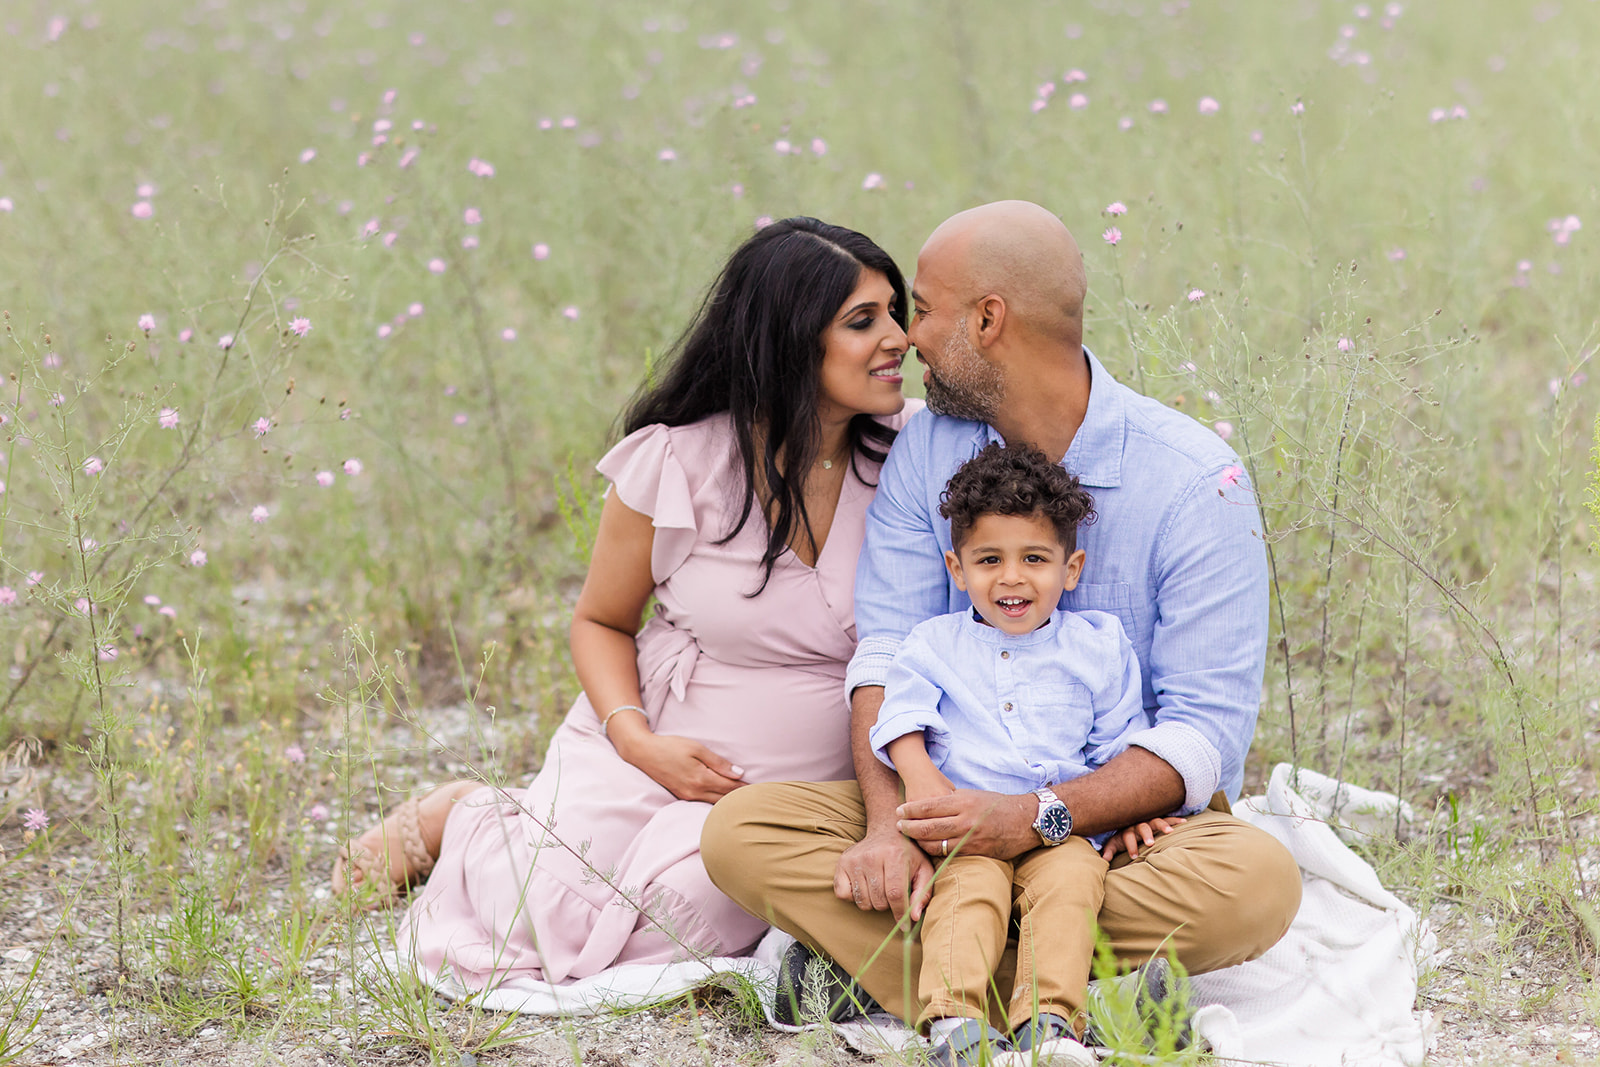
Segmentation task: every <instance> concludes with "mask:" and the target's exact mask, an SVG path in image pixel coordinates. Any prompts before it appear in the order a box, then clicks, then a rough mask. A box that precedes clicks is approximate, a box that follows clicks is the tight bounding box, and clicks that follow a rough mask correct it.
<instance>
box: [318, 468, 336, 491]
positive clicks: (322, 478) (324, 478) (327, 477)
mask: <svg viewBox="0 0 1600 1067" xmlns="http://www.w3.org/2000/svg"><path fill="white" fill-rule="evenodd" d="M317 484H318V485H320V486H322V488H324V489H326V488H328V486H330V485H332V484H333V472H332V471H318V472H317Z"/></svg>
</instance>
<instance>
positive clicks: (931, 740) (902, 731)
mask: <svg viewBox="0 0 1600 1067" xmlns="http://www.w3.org/2000/svg"><path fill="white" fill-rule="evenodd" d="M1142 688H1143V684H1142V681H1141V679H1140V676H1139V660H1138V658H1137V657H1136V656H1135V655H1134V654H1133V644H1132V643H1131V642H1130V641H1129V640H1128V637H1127V635H1126V634H1125V633H1123V632H1122V623H1120V622H1118V621H1117V617H1116V616H1115V615H1108V614H1106V613H1105V612H1103V611H1085V612H1081V613H1077V614H1074V613H1073V612H1070V611H1057V612H1056V613H1055V614H1054V615H1052V616H1051V617H1050V621H1049V622H1047V623H1046V624H1045V625H1043V626H1041V627H1039V628H1038V629H1037V630H1034V631H1033V632H1032V633H1026V634H1018V635H1015V636H1013V635H1011V634H1008V633H1006V632H1005V631H1003V630H998V629H996V628H994V627H993V626H990V625H988V624H987V623H984V622H980V621H978V620H977V619H976V618H974V617H973V614H972V612H971V611H970V610H968V611H961V612H952V613H951V614H949V615H940V616H938V617H937V618H932V619H929V620H928V621H927V622H923V623H918V624H917V626H916V627H915V628H914V629H913V630H912V631H911V633H910V634H908V635H907V636H906V639H905V640H904V641H902V642H901V643H900V649H899V651H897V652H896V653H895V656H894V663H893V664H892V665H891V666H890V667H889V675H888V677H887V678H886V679H885V685H884V697H883V707H882V709H880V710H879V712H878V722H877V724H876V725H875V726H873V728H872V734H871V739H872V748H873V751H874V752H875V753H876V754H877V757H878V758H879V759H880V760H882V761H883V762H884V763H886V764H888V765H889V766H890V767H893V766H894V763H893V761H891V760H890V759H889V752H888V747H889V742H891V741H893V740H894V739H895V738H897V737H903V736H904V735H906V734H909V733H916V732H918V731H921V732H922V734H923V744H924V745H925V746H926V748H927V750H928V755H929V757H930V758H932V760H933V762H934V764H935V766H937V767H938V768H939V769H940V770H941V771H943V772H944V775H945V777H946V778H949V779H950V781H951V783H952V784H954V785H955V786H956V788H958V789H987V790H992V791H994V792H997V793H1027V792H1031V791H1033V790H1035V789H1038V788H1040V787H1042V786H1048V785H1054V784H1056V783H1057V782H1065V781H1069V780H1071V779H1073V778H1078V777H1081V776H1082V775H1085V774H1088V773H1089V772H1090V771H1091V770H1093V769H1094V768H1096V767H1098V766H1100V765H1101V764H1103V763H1105V762H1106V761H1107V760H1109V759H1111V757H1113V756H1115V755H1116V754H1117V753H1119V752H1121V751H1122V750H1123V749H1124V748H1126V747H1127V745H1128V739H1129V738H1130V737H1133V736H1134V735H1135V734H1136V733H1137V732H1138V731H1140V730H1143V729H1144V728H1145V726H1146V723H1145V717H1144V702H1143V701H1142V700H1141V699H1140V690H1141V689H1142ZM1097 847H1098V845H1097Z"/></svg>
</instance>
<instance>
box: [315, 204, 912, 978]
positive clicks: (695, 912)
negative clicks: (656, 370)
mask: <svg viewBox="0 0 1600 1067" xmlns="http://www.w3.org/2000/svg"><path fill="white" fill-rule="evenodd" d="M906 311H907V300H906V293H905V281H904V279H903V278H902V276H901V274H900V271H899V269H898V268H896V267H895V265H894V261H893V260H892V259H890V258H889V256H888V255H887V254H886V253H885V252H884V251H883V250H882V249H880V248H879V247H878V246H877V245H875V244H874V243H873V242H872V241H870V240H868V239H867V238H866V237H864V236H862V235H861V234H859V233H856V232H854V231H852V230H847V229H843V228H841V227H838V226H830V225H828V224H826V223H822V222H818V221H817V220H815V219H809V218H794V219H785V220H783V221H781V222H776V223H773V224H772V225H770V226H767V227H766V228H764V229H762V230H760V231H758V232H757V233H756V234H755V235H754V236H753V237H751V238H750V239H749V240H748V241H746V242H745V243H744V244H743V245H742V246H741V247H740V248H739V249H738V251H736V252H735V253H734V255H733V257H732V259H731V260H730V261H729V262H728V264H727V266H726V267H725V268H724V269H723V272H722V275H721V277H720V278H719V279H718V280H717V282H716V284H715V285H714V287H713V289H712V291H711V293H710V295H709V296H708V297H707V299H706V301H705V304H704V306H703V307H702V308H701V310H700V313H699V316H698V317H697V319H696V321H695V323H694V324H693V325H692V326H691V327H690V329H689V330H688V332H687V333H686V334H685V335H684V339H683V340H682V342H681V343H680V344H679V346H678V349H677V352H676V355H675V357H674V359H673V360H672V362H671V364H670V365H669V367H668V368H667V369H666V371H665V373H664V375H663V376H662V378H661V379H660V382H659V384H656V385H654V386H652V387H649V388H648V389H647V390H646V391H644V392H643V393H642V394H641V395H640V396H639V397H638V398H637V399H636V400H635V402H634V403H633V405H632V407H631V408H630V409H629V410H628V413H627V416H626V419H625V428H626V431H627V436H626V437H624V438H623V439H622V441H621V442H620V443H619V444H618V445H617V446H616V447H615V448H613V449H612V450H611V451H610V452H608V453H607V454H606V455H605V457H604V458H603V459H601V461H600V463H599V469H600V471H601V473H602V474H604V475H605V476H606V477H607V478H608V479H610V481H611V483H612V484H611V488H610V489H609V490H608V492H607V495H606V500H605V504H604V507H603V509H602V511H601V515H600V526H599V532H598V534H597V536H596V539H595V546H594V553H593V556H592V558H591V560H590V564H589V573H588V577H587V579H586V580H585V582H584V586H583V591H582V593H580V594H579V597H578V603H577V608H576V610H575V612H574V616H573V621H572V631H571V647H572V660H573V664H574V666H575V667H576V669H577V674H578V679H579V681H580V682H581V683H582V685H583V694H582V695H581V696H579V697H578V700H577V702H576V703H575V704H574V705H573V707H572V710H571V712H570V713H569V714H568V715H567V718H566V721H565V723H564V724H563V725H562V726H561V727H560V728H559V729H558V730H557V731H556V734H555V736H554V738H553V739H552V740H551V743H550V748H549V751H548V753H547V754H546V757H545V762H544V765H543V768H542V769H541V770H540V772H539V775H538V776H537V777H536V778H535V779H534V781H533V783H532V784H531V785H530V786H528V787H527V788H526V789H495V788H491V787H486V786H483V785H481V784H480V783H475V782H457V783H453V784H451V785H448V786H444V787H442V788H440V789H438V790H435V791H434V792H433V793H431V794H429V795H428V796H426V797H424V798H422V799H421V800H420V801H415V800H414V801H410V802H408V803H407V804H404V805H401V806H400V807H399V808H397V809H396V810H395V811H394V812H393V813H391V814H390V816H389V817H388V818H387V819H385V820H384V822H383V824H382V825H380V826H377V827H374V828H373V829H371V830H369V831H368V832H367V833H366V834H364V835H362V836H361V837H360V838H357V839H356V840H354V841H352V842H351V843H350V845H349V846H348V847H347V849H346V851H345V855H344V857H343V860H342V861H341V864H340V866H339V867H338V868H336V869H335V872H334V883H335V887H336V888H345V887H346V886H347V884H348V883H355V884H361V885H381V886H382V887H383V888H384V889H388V888H389V887H391V886H401V885H406V884H414V883H416V882H418V881H420V880H422V879H423V878H426V879H427V883H426V885H425V886H424V887H423V888H422V889H421V890H420V891H419V892H418V893H417V894H416V895H415V897H414V899H413V900H412V902H411V904H410V907H409V909H408V911H407V912H406V915H405V917H404V919H403V921H402V923H401V926H400V932H399V941H400V946H401V948H402V949H403V950H404V949H409V950H410V951H411V952H412V953H413V954H414V955H415V958H416V959H417V961H418V962H419V963H420V964H422V965H423V966H424V967H426V968H428V969H431V970H436V971H448V972H449V973H452V974H453V975H454V976H455V977H456V978H457V979H458V980H459V981H461V982H462V983H463V984H464V985H466V986H467V987H469V988H475V989H485V988H490V987H493V986H495V985H497V984H499V983H500V982H502V981H504V980H506V979H507V978H509V977H519V978H523V977H528V978H534V979H538V980H543V981H546V982H552V983H558V982H565V981H571V980H574V979H578V978H583V977H586V976H588V975H592V974H595V973H596V972H598V971H601V970H604V969H605V968H608V967H611V966H614V965H617V964H623V963H666V962H669V961H673V960H678V959H684V958H688V957H693V956H703V955H730V954H736V953H739V952H741V951H744V950H747V949H749V948H750V947H751V946H753V945H754V944H755V942H756V941H757V940H758V939H759V938H760V936H761V934H762V933H763V932H764V930H765V929H766V927H765V924H764V923H762V922H760V921H759V920H757V919H755V918H752V917H751V916H750V915H749V914H747V913H746V912H745V911H744V910H743V909H741V908H740V907H739V906H738V905H737V904H735V903H733V902H732V901H731V900H729V899H728V898H727V897H725V896H724V895H723V894H722V893H721V892H720V891H719V890H717V889H716V888H715V887H714V886H713V885H712V884H711V882H710V880H709V879H708V878H707V877H706V873H705V869H704V867H703V866H702V865H701V861H700V828H701V824H702V823H703V822H704V821H705V817H706V814H707V813H708V812H709V811H710V810H711V805H712V804H714V803H716V801H717V800H718V799H719V798H721V797H723V796H725V795H726V794H728V793H729V792H731V791H733V790H735V789H738V788H740V787H741V786H743V785H745V784H747V783H751V782H766V781H783V780H790V779H809V780H814V781H820V780H833V779H844V778H849V777H850V776H851V775H852V773H853V771H852V767H851V761H850V750H849V738H848V732H849V716H848V708H847V706H846V704H845V699H844V688H843V683H844V670H845V665H846V664H847V663H848V661H849V659H850V656H851V653H852V652H853V651H854V649H855V643H856V638H855V619H854V606H853V600H852V590H853V585H854V580H855V570H856V556H857V554H858V552H859V550H860V547H861V538H862V531H863V525H864V521H865V513H866V509H867V505H868V504H869V503H870V502H871V500H872V495H873V492H874V489H875V486H876V482H877V474H878V469H879V467H880V465H881V464H882V462H883V460H884V457H885V455H886V453H887V450H888V448H889V445H890V442H891V441H892V440H893V439H894V436H895V433H896V431H897V430H898V429H899V427H900V426H901V425H902V424H903V423H904V421H905V418H906V417H907V416H908V414H909V412H907V411H905V410H904V409H905V406H906V403H905V400H904V398H903V397H902V396H901V392H900V382H901V379H900V364H901V361H902V360H903V359H904V358H905V354H906V335H905V325H906ZM652 597H654V598H655V600H656V606H655V612H654V614H653V616H652V617H651V618H650V620H649V621H648V622H646V623H644V625H643V627H642V628H641V626H640V622H641V619H642V617H643V615H644V610H645V606H646V604H647V603H648V602H649V601H650V600H651V598H652Z"/></svg>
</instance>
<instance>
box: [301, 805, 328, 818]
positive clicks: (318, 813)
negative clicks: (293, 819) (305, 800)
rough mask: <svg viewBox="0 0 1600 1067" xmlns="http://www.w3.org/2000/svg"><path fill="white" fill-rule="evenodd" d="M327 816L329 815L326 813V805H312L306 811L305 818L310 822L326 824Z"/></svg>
mask: <svg viewBox="0 0 1600 1067" xmlns="http://www.w3.org/2000/svg"><path fill="white" fill-rule="evenodd" d="M329 814H331V813H330V812H329V811H328V805H326V804H313V805H311V807H309V808H307V809H306V818H308V819H310V820H311V821H312V822H326V821H327V820H328V816H329Z"/></svg>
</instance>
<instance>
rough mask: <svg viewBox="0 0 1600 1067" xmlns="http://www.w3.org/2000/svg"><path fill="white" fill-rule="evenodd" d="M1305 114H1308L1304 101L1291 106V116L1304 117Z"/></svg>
mask: <svg viewBox="0 0 1600 1067" xmlns="http://www.w3.org/2000/svg"><path fill="white" fill-rule="evenodd" d="M1305 113H1306V105H1305V103H1304V102H1303V101H1300V100H1296V101H1295V102H1294V103H1292V104H1290V105H1289V114H1291V115H1304V114H1305Z"/></svg>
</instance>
